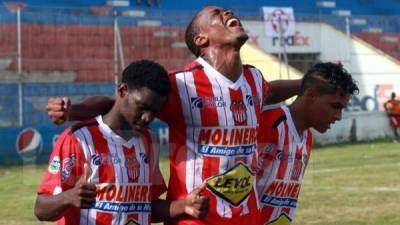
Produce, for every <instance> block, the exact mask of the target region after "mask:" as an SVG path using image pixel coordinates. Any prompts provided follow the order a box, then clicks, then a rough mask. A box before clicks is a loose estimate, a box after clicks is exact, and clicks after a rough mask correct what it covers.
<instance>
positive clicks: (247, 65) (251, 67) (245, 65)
mask: <svg viewBox="0 0 400 225" xmlns="http://www.w3.org/2000/svg"><path fill="white" fill-rule="evenodd" d="M243 68H249V69H257V68H256V67H255V66H253V65H250V64H243Z"/></svg>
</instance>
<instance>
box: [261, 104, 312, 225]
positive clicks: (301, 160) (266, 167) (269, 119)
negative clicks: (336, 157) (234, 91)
mask: <svg viewBox="0 0 400 225" xmlns="http://www.w3.org/2000/svg"><path fill="white" fill-rule="evenodd" d="M261 121H262V122H261V124H260V130H259V138H258V141H259V143H258V144H259V163H258V166H257V191H258V193H259V197H260V206H261V213H260V221H261V224H290V223H291V221H292V220H293V218H294V212H295V210H296V205H297V199H298V196H299V192H300V187H301V183H302V180H303V176H304V171H305V169H306V167H307V163H308V160H309V158H310V153H311V145H312V134H311V131H310V130H305V131H304V132H303V133H302V134H301V135H299V134H298V132H297V130H296V127H295V125H294V122H293V119H292V116H291V114H290V111H289V109H288V108H287V107H286V106H281V107H279V108H275V109H271V110H266V111H263V112H262V114H261Z"/></svg>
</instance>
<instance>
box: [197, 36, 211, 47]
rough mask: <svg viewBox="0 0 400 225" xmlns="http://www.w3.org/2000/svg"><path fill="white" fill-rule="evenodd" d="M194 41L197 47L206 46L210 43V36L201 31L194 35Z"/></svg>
mask: <svg viewBox="0 0 400 225" xmlns="http://www.w3.org/2000/svg"><path fill="white" fill-rule="evenodd" d="M194 43H195V44H196V46H197V47H204V46H205V45H207V44H208V37H207V36H206V35H203V34H201V33H200V34H198V35H196V36H195V37H194Z"/></svg>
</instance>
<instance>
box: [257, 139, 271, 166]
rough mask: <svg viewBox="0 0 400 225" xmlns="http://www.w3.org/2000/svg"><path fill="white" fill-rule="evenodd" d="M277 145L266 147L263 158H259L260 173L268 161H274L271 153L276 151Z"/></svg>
mask: <svg viewBox="0 0 400 225" xmlns="http://www.w3.org/2000/svg"><path fill="white" fill-rule="evenodd" d="M274 147H275V144H272V143H269V144H267V145H266V147H265V148H264V150H263V152H262V156H261V157H260V158H259V160H258V163H257V169H256V171H257V172H258V171H259V170H261V169H262V167H263V164H264V162H265V161H266V160H272V159H271V158H270V157H271V155H270V153H271V152H272V149H274Z"/></svg>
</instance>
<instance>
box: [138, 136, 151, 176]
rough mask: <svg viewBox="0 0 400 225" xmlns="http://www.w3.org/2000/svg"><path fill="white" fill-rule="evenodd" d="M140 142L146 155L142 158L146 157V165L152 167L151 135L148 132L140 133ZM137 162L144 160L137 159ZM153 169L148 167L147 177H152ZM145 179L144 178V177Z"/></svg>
mask: <svg viewBox="0 0 400 225" xmlns="http://www.w3.org/2000/svg"><path fill="white" fill-rule="evenodd" d="M142 136H143V138H142V140H143V144H144V146H143V147H144V152H145V153H146V156H143V157H147V160H148V162H147V165H154V158H153V154H152V147H151V134H150V132H149V131H148V130H146V131H144V132H143V133H142ZM138 160H144V159H138ZM153 170H154V168H151V167H150V166H149V173H150V174H148V175H150V176H149V177H153V172H154V171H153ZM145 177H146V176H145ZM149 181H150V182H152V180H151V179H150V180H149Z"/></svg>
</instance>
